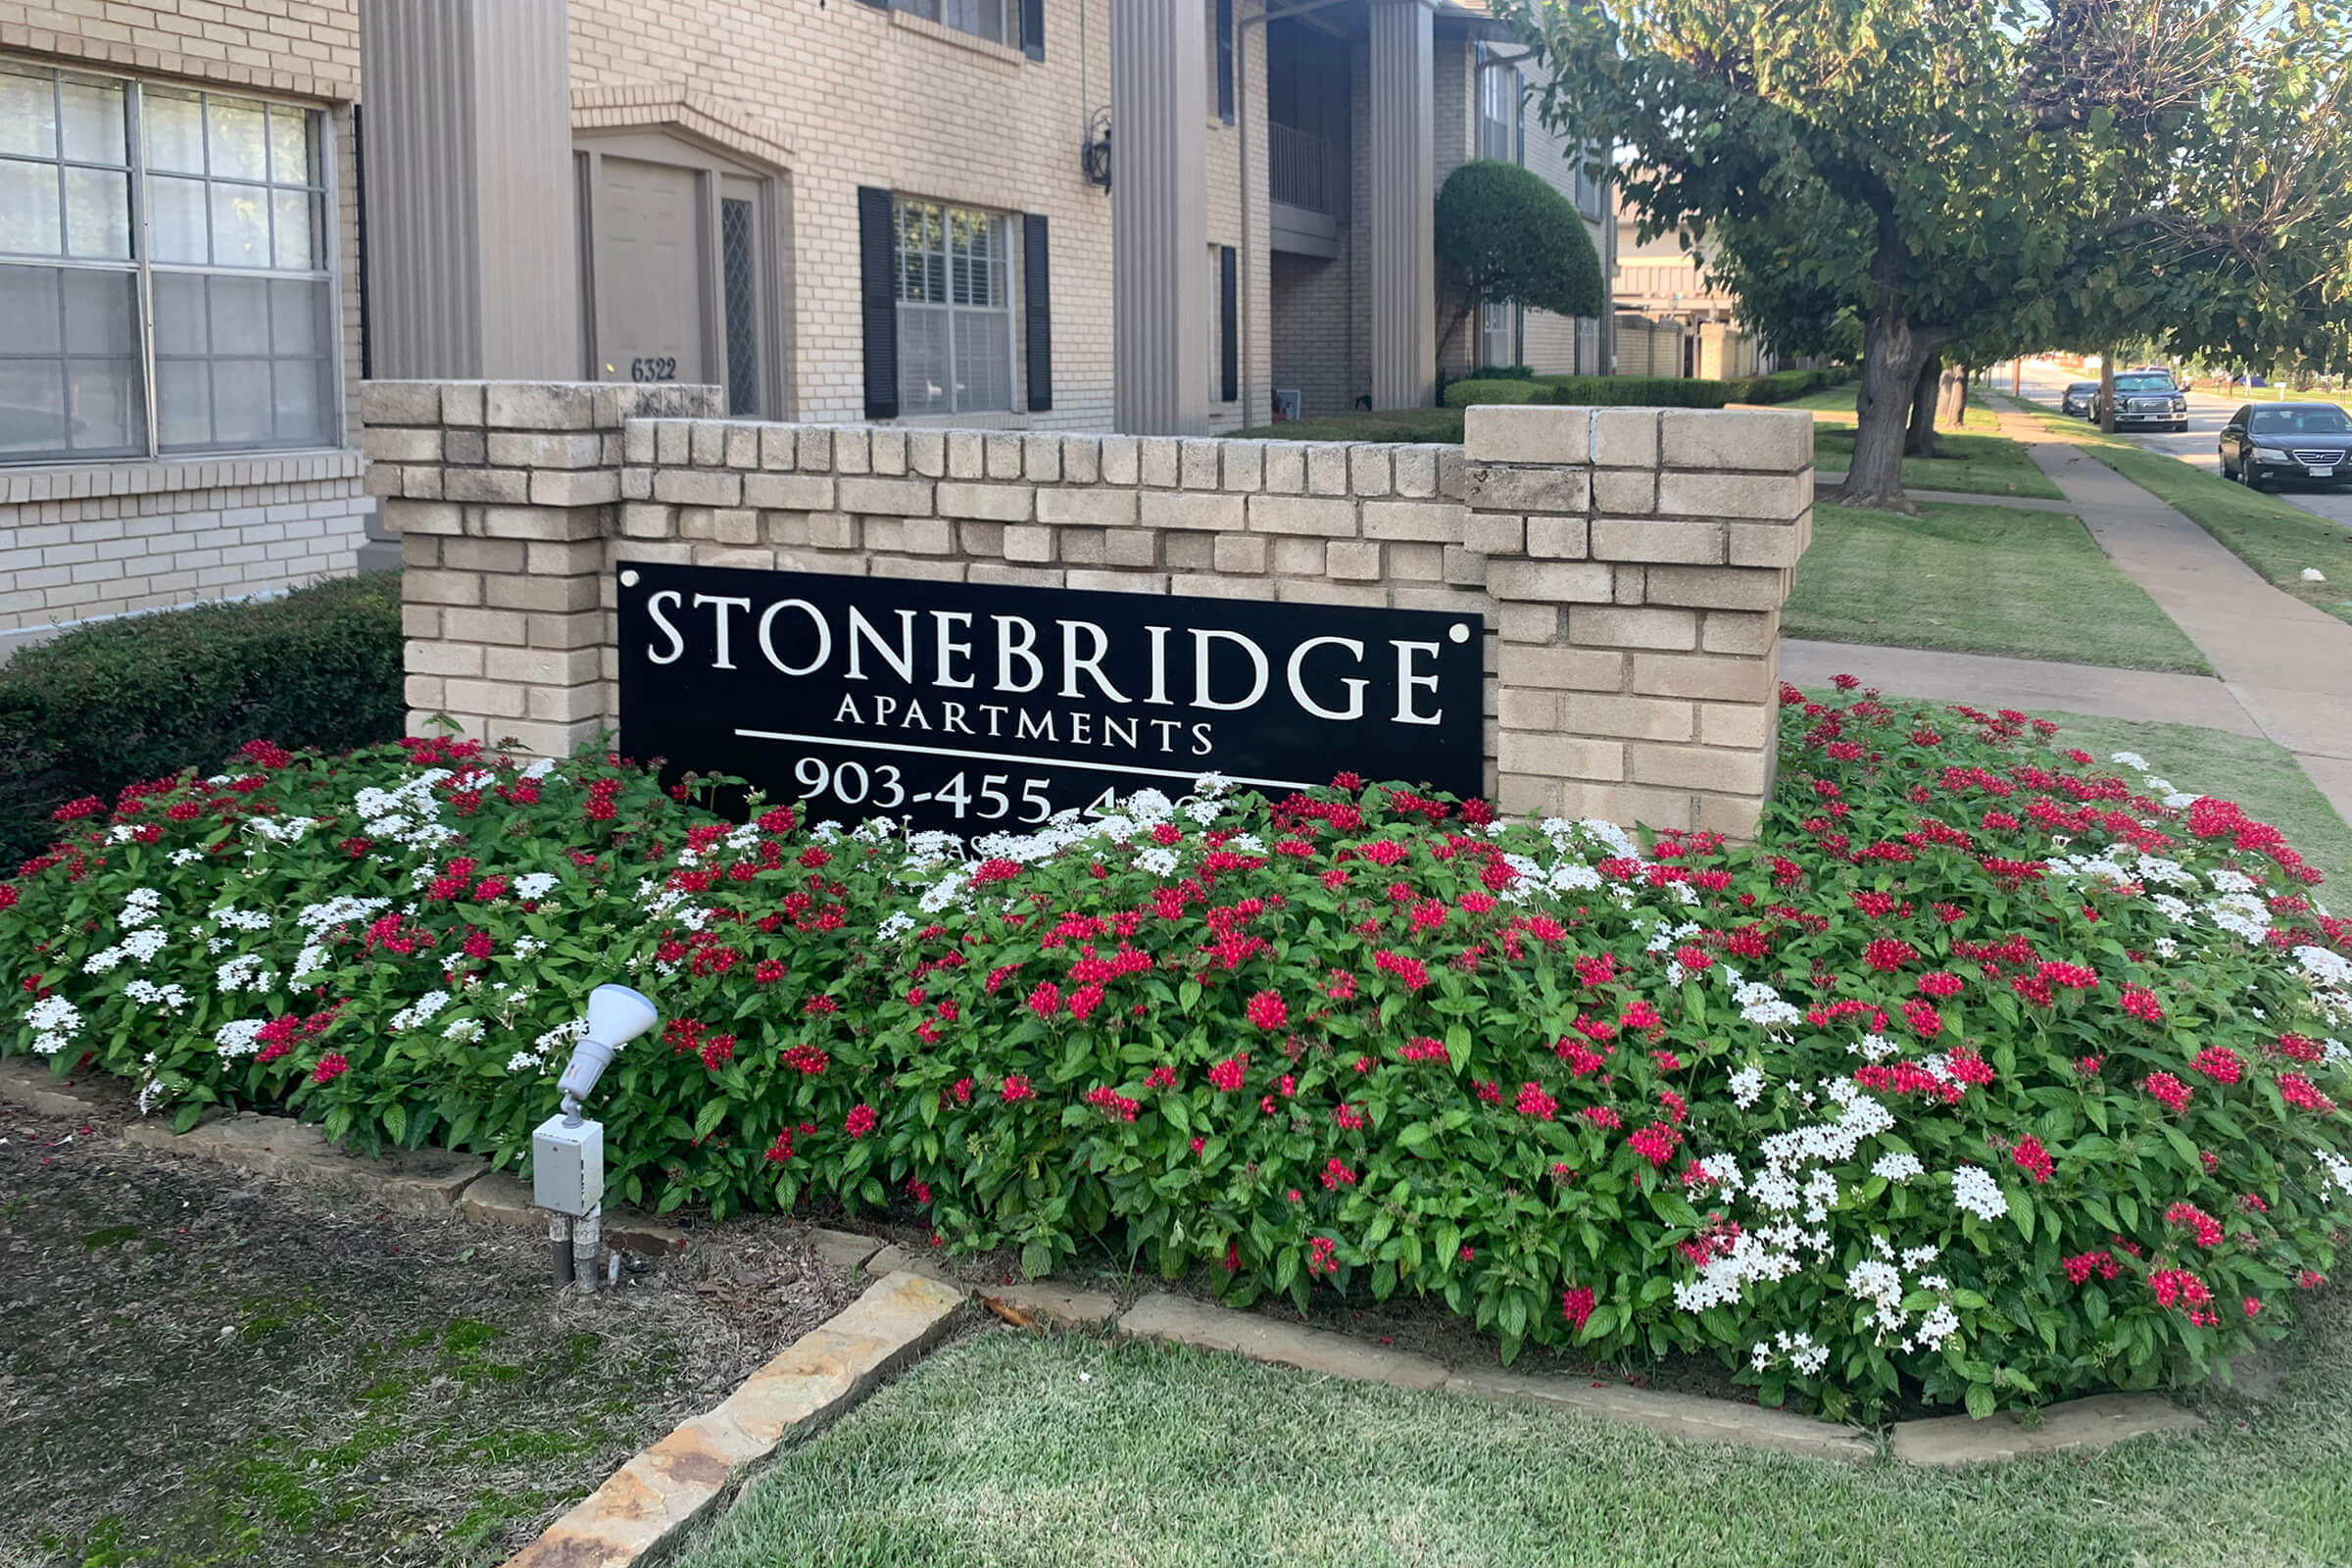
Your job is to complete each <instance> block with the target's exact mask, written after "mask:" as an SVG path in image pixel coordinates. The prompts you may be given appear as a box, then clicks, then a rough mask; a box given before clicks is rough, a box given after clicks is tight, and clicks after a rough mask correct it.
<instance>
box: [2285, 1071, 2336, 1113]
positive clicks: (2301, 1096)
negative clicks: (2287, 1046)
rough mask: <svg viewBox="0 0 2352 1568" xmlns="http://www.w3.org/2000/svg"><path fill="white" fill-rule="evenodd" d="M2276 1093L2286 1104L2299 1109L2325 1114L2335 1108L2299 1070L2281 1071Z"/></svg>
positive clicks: (2333, 1103)
mask: <svg viewBox="0 0 2352 1568" xmlns="http://www.w3.org/2000/svg"><path fill="white" fill-rule="evenodd" d="M2278 1094H2279V1097H2280V1098H2281V1099H2283V1100H2284V1101H2285V1102H2286V1103H2288V1104H2290V1105H2293V1106H2295V1107H2297V1108H2298V1109H2301V1110H2309V1111H2316V1112H2318V1113H2319V1114H2320V1115H2323V1116H2325V1115H2327V1114H2328V1113H2329V1112H2331V1111H2333V1110H2334V1109H2335V1102H2334V1101H2332V1100H2329V1099H2328V1098H2327V1096H2326V1095H2323V1094H2321V1093H2320V1092H2319V1090H2318V1089H2317V1088H2316V1087H2314V1086H2313V1084H2312V1081H2311V1080H2310V1079H2308V1078H2306V1077H2304V1076H2303V1075H2302V1074H2301V1073H2299V1072H2282V1073H2280V1074H2279V1075H2278Z"/></svg>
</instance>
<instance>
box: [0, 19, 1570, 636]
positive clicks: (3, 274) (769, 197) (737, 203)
mask: <svg viewBox="0 0 2352 1568" xmlns="http://www.w3.org/2000/svg"><path fill="white" fill-rule="evenodd" d="M1523 56H1524V51H1523V50H1522V49H1521V48H1520V47H1519V46H1518V45H1517V44H1516V43H1514V42H1513V41H1512V40H1511V39H1510V37H1509V35H1508V33H1507V32H1506V30H1505V29H1504V28H1503V27H1502V26H1501V25H1500V24H1499V23H1497V22H1496V21H1495V19H1494V18H1493V17H1492V16H1491V15H1490V14H1489V12H1488V9H1487V7H1486V5H1485V4H1484V3H1483V0H1272V3H1271V4H1269V0H569V4H568V5H567V4H566V3H565V0H368V4H367V5H366V6H365V7H364V8H363V7H361V6H360V5H359V4H358V0H104V3H103V4H101V3H99V0H0V649H9V648H13V647H15V646H18V645H21V644H23V643H24V642H26V641H29V640H35V639H38V638H40V637H43V636H46V635H49V634H51V633H53V632H54V631H56V630H57V629H59V628H62V627H65V626H69V625H73V624H75V623H79V622H82V621H86V620H89V619H92V618H96V617H102V616H109V615H117V614H123V613H134V612H138V611H142V610H148V609H154V608H161V607H165V606H171V605H177V604H185V603H189V602H193V601H198V600H205V599H219V598H226V597H235V596H239V595H249V594H256V593H269V592H274V591H278V590H281V589H283V588H285V587H287V586H290V585H292V584H295V583H298V582H301V581H304V580H308V579H310V578H314V577H318V576H320V575H323V574H329V573H335V572H344V571H349V570H351V569H353V567H354V565H355V563H357V562H358V561H359V560H360V559H361V557H362V556H363V553H364V551H365V547H366V544H367V529H368V522H369V519H370V517H371V516H372V514H373V503H372V502H371V501H370V499H369V498H368V496H367V495H366V494H365V493H364V491H363V484H362V475H361V455H360V453H359V451H358V450H357V447H358V445H359V436H358V430H357V419H356V408H357V402H358V400H357V397H356V395H355V388H356V383H357V382H358V381H359V380H360V379H361V378H363V377H368V376H376V377H405V376H472V377H514V376H527V377H540V378H555V379H577V378H587V379H600V380H608V381H649V380H676V381H681V382H704V383H711V384H716V385H719V386H721V387H723V388H724V389H725V399H726V406H727V409H728V411H729V412H730V413H733V414H737V415H744V416H759V417H769V418H800V419H816V420H843V421H862V420H872V421H879V422H886V423H894V424H901V425H919V424H924V423H931V424H954V425H957V426H964V427H972V426H979V427H989V428H995V427H1004V428H1022V429H1076V430H1110V429H1118V430H1125V431H1130V432H1152V433H1179V434H1181V433H1201V432H1211V431H1227V430H1234V429H1240V428H1243V427H1246V426H1254V425H1263V424H1265V423H1267V422H1269V421H1270V420H1272V419H1274V418H1275V417H1301V416H1315V415H1326V414H1332V413H1337V412H1344V411H1347V410H1348V409H1351V408H1354V407H1358V406H1371V407H1412V406H1417V405H1422V404H1426V403H1428V402H1430V401H1431V396H1432V392H1433V390H1434V386H1433V383H1434V377H1435V375H1436V374H1437V373H1438V372H1439V371H1440V369H1441V368H1443V369H1446V370H1447V371H1454V372H1458V371H1460V370H1466V369H1468V368H1471V367H1472V366H1473V365H1475V364H1510V363H1518V364H1527V365H1532V366H1533V367H1535V368H1538V369H1541V370H1564V371H1579V372H1585V373H1594V372H1600V371H1604V370H1606V369H1608V368H1610V360H1611V354H1610V344H1609V333H1610V324H1609V322H1608V321H1607V320H1606V319H1599V320H1570V319H1560V318H1546V317H1543V316H1541V315H1535V314H1528V313H1522V312H1520V311H1517V310H1516V309H1512V308H1508V307H1504V308H1490V309H1488V310H1485V311H1483V312H1481V313H1480V315H1479V318H1478V319H1476V320H1474V321H1473V322H1472V323H1470V325H1469V327H1468V329H1467V330H1463V331H1460V332H1457V333H1455V334H1454V335H1453V337H1452V339H1451V341H1450V343H1449V344H1448V348H1447V355H1446V358H1447V364H1446V365H1445V366H1443V367H1441V366H1440V364H1439V356H1438V343H1439V339H1440V336H1441V319H1442V316H1443V314H1444V313H1445V311H1446V305H1445V304H1444V303H1443V302H1442V301H1441V300H1440V298H1439V287H1438V281H1437V271H1436V266H1435V262H1434V257H1433V250H1432V236H1431V206H1432V200H1433V196H1434V193H1435V191H1436V189H1437V187H1438V185H1439V184H1441V183H1442V182H1443V181H1444V179H1445V178H1446V174H1447V173H1448V172H1450V171H1451V170H1452V169H1453V168H1454V167H1456V166H1457V165H1459V164H1460V163H1462V162H1463V161H1465V160H1468V159H1471V158H1475V157H1492V158H1502V159H1508V160H1512V161H1517V162H1523V163H1525V164H1526V165H1527V166H1529V167H1530V168H1532V169H1535V170H1537V171H1538V172H1542V173H1543V174H1544V176H1545V178H1546V179H1547V180H1548V181H1549V182H1551V183H1552V184H1553V185H1554V186H1555V187H1556V188H1558V189H1559V190H1561V191H1562V192H1563V193H1564V194H1566V195H1567V196H1568V197H1569V198H1570V199H1571V200H1573V201H1574V202H1575V203H1576V205H1577V207H1578V209H1579V211H1580V212H1581V213H1582V214H1583V215H1584V217H1585V219H1586V221H1587V224H1588V229H1589V232H1590V233H1591V234H1592V236H1593V240H1594V244H1595V249H1596V250H1597V251H1598V252H1599V254H1600V256H1601V258H1602V264H1603V267H1604V268H1606V267H1607V266H1608V265H1609V262H1610V260H1611V257H1612V254H1613V250H1614V236H1615V232H1616V221H1615V218H1614V213H1613V208H1612V205H1611V203H1610V201H1609V198H1608V196H1607V193H1606V191H1605V190H1604V188H1603V181H1602V180H1601V179H1600V178H1599V177H1598V175H1597V172H1596V169H1595V167H1594V166H1593V165H1592V164H1589V163H1588V162H1587V160H1586V158H1585V156H1584V153H1585V150H1584V149H1582V148H1579V147H1576V146H1573V145H1570V144H1568V143H1566V142H1563V140H1562V139H1561V138H1560V137H1558V136H1557V135H1555V134H1552V133H1550V132H1548V131H1546V130H1545V129H1544V128H1543V127H1542V126H1541V125H1540V124H1539V123H1537V120H1536V117H1535V115H1534V112H1533V110H1532V109H1531V108H1529V107H1527V102H1526V91H1525V89H1526V88H1527V86H1528V81H1527V78H1526V67H1525V63H1524V59H1523ZM378 548H379V550H380V549H381V548H382V547H380V546H379V547H378Z"/></svg>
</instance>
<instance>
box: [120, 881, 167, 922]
mask: <svg viewBox="0 0 2352 1568" xmlns="http://www.w3.org/2000/svg"><path fill="white" fill-rule="evenodd" d="M163 903H164V896H163V895H162V894H161V893H158V892H157V891H156V890H155V889H153V888H132V889H131V890H130V891H129V892H128V893H125V894H123V912H122V913H121V914H119V915H117V916H116V917H115V924H117V925H119V926H121V927H122V928H123V930H125V931H127V930H129V929H130V928H131V927H133V926H140V925H145V924H146V923H147V922H148V921H150V920H153V919H155V918H157V916H158V915H159V914H160V913H161V911H162V909H163Z"/></svg>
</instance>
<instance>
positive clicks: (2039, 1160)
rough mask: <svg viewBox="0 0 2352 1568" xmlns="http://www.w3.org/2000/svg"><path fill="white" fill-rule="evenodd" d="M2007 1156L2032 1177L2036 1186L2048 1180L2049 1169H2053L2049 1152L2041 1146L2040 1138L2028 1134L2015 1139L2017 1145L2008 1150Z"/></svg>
mask: <svg viewBox="0 0 2352 1568" xmlns="http://www.w3.org/2000/svg"><path fill="white" fill-rule="evenodd" d="M2009 1157H2010V1159H2011V1160H2012V1161H2014V1162H2015V1163H2016V1165H2017V1168H2018V1169H2020V1170H2022V1171H2024V1172H2025V1173H2026V1174H2027V1175H2029V1176H2031V1177H2033V1178H2034V1185H2035V1186H2037V1187H2038V1186H2040V1185H2041V1184H2042V1183H2044V1182H2046V1181H2048V1180H2049V1179H2050V1173H2051V1171H2052V1170H2053V1169H2055V1162H2054V1161H2052V1160H2051V1158H2050V1152H2049V1151H2048V1150H2046V1149H2044V1148H2042V1146H2041V1140H2040V1139H2038V1138H2035V1137H2033V1136H2032V1135H2030V1134H2029V1135H2028V1136H2026V1137H2024V1138H2020V1139H2019V1140H2018V1141H2017V1147H2016V1148H2015V1149H2012V1150H2011V1151H2010V1152H2009Z"/></svg>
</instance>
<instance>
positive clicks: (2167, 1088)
mask: <svg viewBox="0 0 2352 1568" xmlns="http://www.w3.org/2000/svg"><path fill="white" fill-rule="evenodd" d="M2139 1087H2140V1088H2142V1089H2144V1090H2146V1091H2147V1092H2148V1093H2149V1094H2151V1095H2153V1096H2155V1097H2156V1098H2157V1099H2158V1100H2161V1101H2163V1102H2164V1103H2166V1104H2167V1105H2169V1106H2171V1107H2172V1108H2173V1109H2174V1110H2176V1111H2181V1110H2186V1109H2187V1108H2188V1085H2186V1084H2184V1083H2182V1082H2181V1081H2180V1079H2178V1078H2176V1077H2174V1076H2173V1075H2172V1074H2171V1073H2169V1072H2152V1073H2150V1074H2148V1075H2147V1076H2146V1077H2145V1078H2142V1079H2141V1080H2140V1081H2139Z"/></svg>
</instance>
